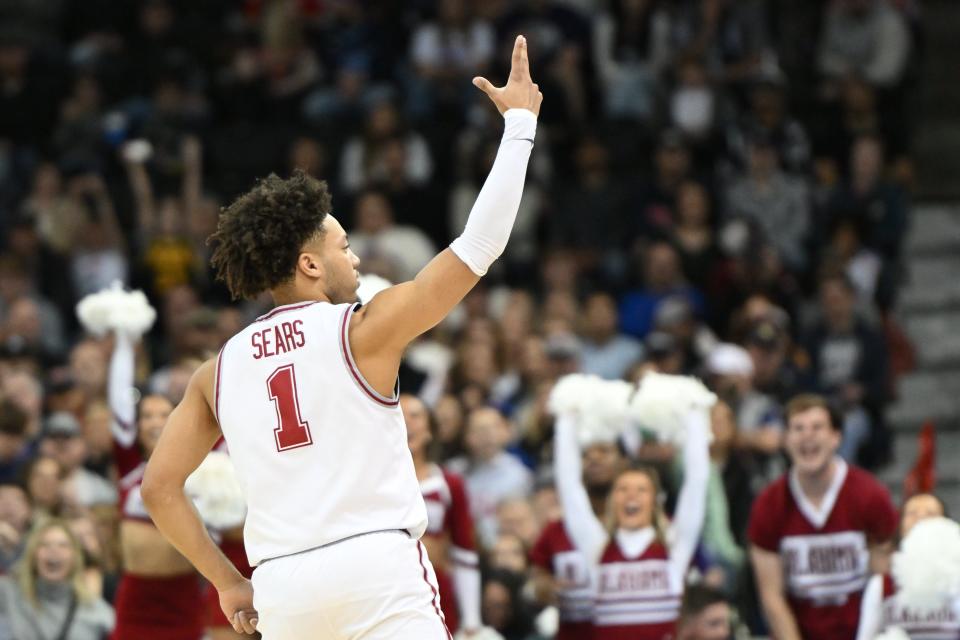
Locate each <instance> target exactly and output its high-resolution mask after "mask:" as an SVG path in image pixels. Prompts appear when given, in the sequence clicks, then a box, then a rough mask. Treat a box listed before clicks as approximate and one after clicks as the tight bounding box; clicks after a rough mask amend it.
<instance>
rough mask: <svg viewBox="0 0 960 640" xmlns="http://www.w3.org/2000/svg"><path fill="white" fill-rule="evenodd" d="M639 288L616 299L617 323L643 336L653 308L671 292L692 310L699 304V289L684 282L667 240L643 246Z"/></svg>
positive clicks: (651, 319)
mask: <svg viewBox="0 0 960 640" xmlns="http://www.w3.org/2000/svg"><path fill="white" fill-rule="evenodd" d="M643 284H644V287H643V289H640V290H639V291H635V292H630V293H627V294H626V295H625V296H624V297H623V298H622V299H621V300H620V327H621V328H622V329H623V331H624V332H625V333H628V334H630V335H632V336H636V337H638V338H643V337H644V336H646V335H647V333H649V332H650V330H651V329H652V328H653V326H654V320H655V318H656V314H657V309H658V308H659V306H660V304H661V303H662V302H663V301H664V300H666V299H667V298H669V297H671V296H678V297H681V298H685V299H686V300H688V301H689V302H690V304H691V305H692V307H693V309H694V310H697V309H699V308H700V307H701V306H702V296H701V294H700V292H699V291H697V290H696V289H694V288H693V287H691V286H690V285H688V284H687V282H686V280H685V279H684V277H683V269H682V267H681V265H680V256H679V255H678V254H677V250H676V249H674V248H673V246H672V245H670V244H669V243H667V242H657V243H654V244H652V245H650V247H649V248H648V249H647V252H646V256H645V260H644V268H643Z"/></svg>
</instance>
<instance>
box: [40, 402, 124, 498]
mask: <svg viewBox="0 0 960 640" xmlns="http://www.w3.org/2000/svg"><path fill="white" fill-rule="evenodd" d="M82 436H83V432H82V430H81V428H80V423H79V422H78V421H77V419H76V418H74V417H73V416H72V415H70V414H69V413H55V414H53V415H52V416H50V417H49V418H47V419H46V421H45V422H44V425H43V437H42V439H41V441H40V454H41V455H44V456H49V457H50V458H53V459H54V460H56V461H57V462H58V463H59V465H60V470H61V473H62V474H63V489H64V492H65V497H66V498H67V500H68V502H69V503H70V504H74V505H77V506H81V507H92V506H94V505H99V504H108V505H114V504H116V503H117V491H116V489H114V487H113V485H111V484H110V483H109V482H108V481H107V479H106V478H104V477H103V476H98V475H97V474H95V473H93V472H92V471H90V470H89V469H85V468H84V467H83V463H84V461H85V460H86V457H87V443H86V442H85V441H84V439H83V437H82Z"/></svg>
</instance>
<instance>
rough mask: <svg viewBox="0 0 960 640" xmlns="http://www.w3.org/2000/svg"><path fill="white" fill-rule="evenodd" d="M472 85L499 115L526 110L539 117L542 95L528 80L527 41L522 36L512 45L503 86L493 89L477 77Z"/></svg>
mask: <svg viewBox="0 0 960 640" xmlns="http://www.w3.org/2000/svg"><path fill="white" fill-rule="evenodd" d="M473 84H474V86H475V87H477V88H478V89H480V90H481V91H483V92H484V93H485V94H487V96H488V97H489V98H490V99H491V100H492V101H493V104H495V105H496V107H497V110H498V111H500V113H501V114H503V113H506V111H507V110H508V109H526V110H527V111H531V112H533V114H534V115H537V116H539V115H540V103H541V102H543V94H542V93H540V87H538V86H537V84H536V83H535V82H534V81H533V80H532V79H531V78H530V62H529V60H528V59H527V39H526V38H525V37H523V36H517V39H516V41H515V42H514V43H513V58H512V61H511V63H510V77H509V78H508V79H507V84H506V85H505V86H503V87H495V86H493V84H492V83H491V82H490V81H489V80H487V79H486V78H482V77H479V76H478V77H476V78H474V79H473Z"/></svg>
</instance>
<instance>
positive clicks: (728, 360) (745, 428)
mask: <svg viewBox="0 0 960 640" xmlns="http://www.w3.org/2000/svg"><path fill="white" fill-rule="evenodd" d="M706 373H707V375H708V379H709V381H710V386H711V388H713V389H714V390H715V391H716V392H717V395H718V396H719V397H720V398H722V399H723V400H724V401H725V402H726V403H727V404H728V405H729V406H730V408H731V409H732V411H733V413H734V416H735V417H736V424H737V430H738V431H739V434H738V437H737V440H738V442H737V446H739V447H741V448H744V449H747V450H750V451H754V452H756V453H760V454H764V455H768V456H769V455H773V454H775V453H777V452H778V451H779V450H780V441H781V437H782V433H783V419H782V417H781V415H780V407H779V405H778V404H777V403H776V401H775V400H774V399H773V398H770V397H769V396H766V395H764V394H762V393H760V392H759V391H757V390H756V389H755V388H754V386H753V376H754V369H753V361H752V360H751V359H750V354H749V353H748V352H747V351H746V349H744V348H742V347H740V346H737V345H734V344H720V345H718V346H717V347H716V348H715V349H714V350H713V351H712V352H711V353H710V355H709V356H708V357H707V362H706Z"/></svg>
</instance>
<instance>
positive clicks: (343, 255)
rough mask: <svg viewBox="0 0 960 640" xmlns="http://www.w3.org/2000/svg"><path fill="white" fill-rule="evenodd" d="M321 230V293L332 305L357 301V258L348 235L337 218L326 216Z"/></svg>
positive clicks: (358, 275)
mask: <svg viewBox="0 0 960 640" xmlns="http://www.w3.org/2000/svg"><path fill="white" fill-rule="evenodd" d="M323 229H324V234H323V252H322V254H321V262H322V263H323V269H324V276H325V277H324V283H323V284H324V293H325V294H326V296H327V298H329V299H330V302H332V303H334V304H342V303H345V302H356V301H357V288H358V287H359V286H360V272H359V271H357V269H358V268H359V267H360V258H358V257H357V256H356V255H355V254H354V253H353V251H352V250H351V249H350V240H349V239H348V238H347V232H346V231H344V230H343V227H342V226H341V225H340V222H338V221H337V219H336V218H334V217H333V216H331V215H328V216H327V217H326V219H324V221H323Z"/></svg>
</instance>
